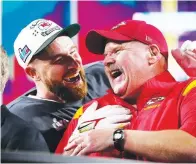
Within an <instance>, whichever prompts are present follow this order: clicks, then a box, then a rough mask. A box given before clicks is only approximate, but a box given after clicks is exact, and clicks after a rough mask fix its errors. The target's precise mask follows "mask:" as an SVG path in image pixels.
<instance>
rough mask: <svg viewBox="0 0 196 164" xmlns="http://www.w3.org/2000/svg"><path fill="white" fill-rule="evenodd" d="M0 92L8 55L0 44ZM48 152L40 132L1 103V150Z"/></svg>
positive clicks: (4, 80)
mask: <svg viewBox="0 0 196 164" xmlns="http://www.w3.org/2000/svg"><path fill="white" fill-rule="evenodd" d="M0 66H1V69H0V75H1V84H0V92H1V94H2V93H3V90H4V88H5V85H6V82H7V80H8V75H9V66H8V57H7V54H6V52H5V50H4V49H3V47H2V46H0ZM19 150H20V151H43V152H49V149H48V146H47V144H46V142H45V140H44V138H43V136H42V134H41V133H40V132H39V131H38V130H37V129H36V128H35V127H33V126H31V125H29V124H27V123H26V122H25V121H24V120H22V119H21V118H19V117H17V116H16V115H14V114H12V113H11V112H9V110H8V109H7V107H6V106H5V105H3V104H1V151H19Z"/></svg>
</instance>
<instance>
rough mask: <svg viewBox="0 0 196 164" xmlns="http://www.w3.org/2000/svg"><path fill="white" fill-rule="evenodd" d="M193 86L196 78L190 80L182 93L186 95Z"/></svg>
mask: <svg viewBox="0 0 196 164" xmlns="http://www.w3.org/2000/svg"><path fill="white" fill-rule="evenodd" d="M195 87H196V80H194V81H192V82H191V83H190V84H188V85H187V86H186V88H185V89H184V92H183V94H182V95H183V96H186V95H187V94H188V93H189V92H190V91H191V90H192V89H193V88H195Z"/></svg>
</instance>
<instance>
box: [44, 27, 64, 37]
mask: <svg viewBox="0 0 196 164" xmlns="http://www.w3.org/2000/svg"><path fill="white" fill-rule="evenodd" d="M60 29H61V28H60V27H59V26H55V27H52V28H50V29H48V30H47V31H44V32H42V33H41V35H42V36H47V35H49V34H50V33H52V32H53V31H56V30H60Z"/></svg>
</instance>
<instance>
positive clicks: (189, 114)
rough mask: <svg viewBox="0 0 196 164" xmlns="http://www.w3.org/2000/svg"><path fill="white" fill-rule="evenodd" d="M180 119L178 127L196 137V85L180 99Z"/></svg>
mask: <svg viewBox="0 0 196 164" xmlns="http://www.w3.org/2000/svg"><path fill="white" fill-rule="evenodd" d="M180 121H181V128H180V129H181V130H184V131H186V132H187V133H189V134H191V135H193V136H194V137H196V86H195V87H194V88H193V89H191V91H190V92H189V93H188V94H187V95H186V96H185V97H184V99H183V101H182V105H181V111H180Z"/></svg>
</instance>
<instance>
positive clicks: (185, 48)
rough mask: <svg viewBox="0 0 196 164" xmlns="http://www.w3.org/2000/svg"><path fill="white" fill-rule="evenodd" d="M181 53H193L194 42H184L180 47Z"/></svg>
mask: <svg viewBox="0 0 196 164" xmlns="http://www.w3.org/2000/svg"><path fill="white" fill-rule="evenodd" d="M180 49H181V51H192V52H193V51H194V50H196V41H190V40H187V41H185V42H184V43H183V44H182V46H181V48H180Z"/></svg>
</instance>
